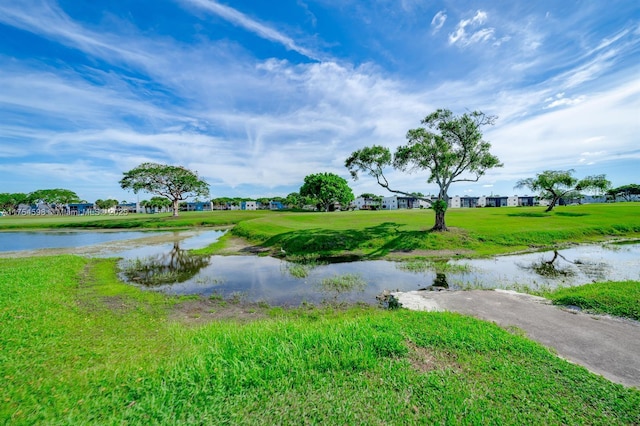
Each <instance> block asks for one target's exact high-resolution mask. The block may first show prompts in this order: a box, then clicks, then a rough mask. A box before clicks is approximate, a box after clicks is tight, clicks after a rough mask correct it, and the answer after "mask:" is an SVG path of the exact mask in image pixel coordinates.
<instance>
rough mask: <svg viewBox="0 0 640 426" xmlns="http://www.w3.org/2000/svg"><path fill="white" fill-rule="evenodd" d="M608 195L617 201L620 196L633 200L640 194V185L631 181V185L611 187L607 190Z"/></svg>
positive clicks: (626, 199)
mask: <svg viewBox="0 0 640 426" xmlns="http://www.w3.org/2000/svg"><path fill="white" fill-rule="evenodd" d="M607 195H608V196H609V197H611V199H613V201H617V199H618V197H620V198H622V199H623V200H625V201H631V200H632V198H633V197H634V196H638V195H640V185H636V184H635V183H631V184H629V185H622V186H618V187H617V188H611V189H609V190H608V191H607Z"/></svg>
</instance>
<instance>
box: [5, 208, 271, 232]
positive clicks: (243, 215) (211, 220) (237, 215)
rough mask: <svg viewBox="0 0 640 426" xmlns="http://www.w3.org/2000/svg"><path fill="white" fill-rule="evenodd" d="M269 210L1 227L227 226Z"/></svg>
mask: <svg viewBox="0 0 640 426" xmlns="http://www.w3.org/2000/svg"><path fill="white" fill-rule="evenodd" d="M270 214H273V213H272V212H271V211H267V210H257V211H243V210H233V211H227V210H225V211H213V212H180V216H178V217H172V216H171V213H159V214H134V213H132V214H129V215H126V216H115V215H113V216H111V215H101V216H3V217H0V230H10V229H56V228H80V229H83V228H84V229H136V228H142V229H160V228H192V227H196V226H227V225H235V224H236V223H239V222H241V221H244V220H251V219H255V218H260V217H264V216H268V215H270Z"/></svg>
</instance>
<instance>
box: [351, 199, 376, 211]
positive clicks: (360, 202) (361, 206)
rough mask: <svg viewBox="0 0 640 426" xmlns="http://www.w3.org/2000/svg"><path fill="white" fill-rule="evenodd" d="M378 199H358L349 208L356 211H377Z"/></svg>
mask: <svg viewBox="0 0 640 426" xmlns="http://www.w3.org/2000/svg"><path fill="white" fill-rule="evenodd" d="M381 204H382V203H381V201H380V199H375V198H365V197H358V198H356V199H355V200H353V201H352V202H351V206H352V207H353V208H355V209H356V210H377V209H379V208H380V206H381Z"/></svg>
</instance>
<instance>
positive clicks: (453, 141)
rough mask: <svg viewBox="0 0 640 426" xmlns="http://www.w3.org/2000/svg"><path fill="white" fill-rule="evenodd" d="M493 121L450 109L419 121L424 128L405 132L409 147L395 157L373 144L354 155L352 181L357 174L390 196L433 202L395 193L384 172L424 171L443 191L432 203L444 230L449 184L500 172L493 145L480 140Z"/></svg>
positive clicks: (438, 226) (401, 148)
mask: <svg viewBox="0 0 640 426" xmlns="http://www.w3.org/2000/svg"><path fill="white" fill-rule="evenodd" d="M495 120H496V117H494V116H489V115H486V114H484V113H483V112H480V111H473V112H470V113H465V114H463V115H461V116H456V115H454V114H453V113H452V112H451V111H450V110H448V109H438V110H436V111H435V112H433V113H431V114H429V115H428V116H426V117H425V118H424V119H423V120H422V121H421V123H422V124H424V125H425V127H418V128H416V129H411V130H409V131H408V132H407V135H406V139H407V144H406V145H403V146H399V147H398V148H397V149H396V151H395V153H394V154H393V156H392V155H391V151H390V150H389V149H388V148H386V147H383V146H379V145H373V146H371V147H365V148H362V149H360V150H358V151H355V152H353V153H352V154H351V156H350V157H349V158H347V160H346V162H345V166H346V167H347V169H349V171H350V172H351V176H352V177H353V178H354V179H357V178H358V173H359V172H361V173H367V174H369V175H370V176H373V177H374V178H375V179H376V181H377V182H378V184H379V185H380V186H382V187H383V188H385V189H387V190H388V191H390V192H393V193H397V194H403V195H406V196H410V197H414V198H420V199H423V200H426V201H429V202H431V200H429V199H426V198H424V197H419V196H417V195H416V194H415V193H413V192H408V191H402V190H399V189H392V188H391V186H390V183H389V181H388V180H387V177H386V176H385V172H384V170H385V169H386V168H388V167H393V168H394V169H396V170H399V171H403V172H407V173H417V172H426V177H427V179H426V181H427V183H435V184H436V185H438V188H439V192H438V197H437V200H436V201H435V202H433V203H432V205H433V208H434V210H435V212H436V219H435V225H434V226H433V228H432V229H433V230H436V231H446V230H447V226H446V223H445V212H446V210H447V206H448V201H449V195H448V191H449V187H450V186H451V184H453V183H455V182H463V181H466V182H477V181H478V180H479V179H480V177H482V176H483V175H484V174H485V172H486V171H487V170H489V169H492V168H494V167H502V164H501V163H500V160H499V159H498V157H496V156H494V155H492V154H491V153H490V152H489V149H490V148H491V144H490V143H489V142H486V141H484V140H483V139H482V137H483V136H482V131H481V128H482V127H483V126H487V125H493V124H494V123H495Z"/></svg>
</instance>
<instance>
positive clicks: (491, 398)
mask: <svg viewBox="0 0 640 426" xmlns="http://www.w3.org/2000/svg"><path fill="white" fill-rule="evenodd" d="M0 288H1V289H2V291H1V292H0V324H1V328H0V423H5V424H7V423H8V424H18V425H22V424H24V425H32V424H123V423H126V424H292V423H293V424H300V423H323V424H355V423H363V424H433V423H436V424H517V425H520V424H602V425H612V424H638V423H640V411H638V407H640V391H638V390H637V389H628V388H624V387H623V386H621V385H616V384H613V383H611V382H609V381H607V380H606V379H604V378H602V377H599V376H596V375H593V374H591V373H589V372H587V371H586V370H585V369H584V368H582V367H579V366H577V365H573V364H570V363H568V362H566V361H563V360H561V359H560V358H558V357H556V356H555V355H553V354H552V353H551V352H550V351H548V350H547V349H545V348H543V347H542V346H540V345H538V344H536V343H534V342H531V341H529V340H528V339H525V338H524V337H522V336H519V335H514V334H510V333H508V332H507V331H505V330H503V329H501V328H499V327H497V326H496V325H494V324H490V323H487V322H482V321H479V320H475V319H471V318H468V317H464V316H461V315H456V314H449V313H425V312H410V311H406V310H395V311H383V310H379V309H375V308H370V307H353V308H350V309H345V310H340V309H335V308H313V307H305V308H300V309H297V310H291V311H287V310H282V309H277V308H268V307H265V308H264V310H263V312H262V318H261V319H256V320H251V321H248V320H245V321H240V320H217V321H213V322H208V323H197V322H192V321H184V320H183V319H176V318H181V317H176V316H175V315H174V314H175V312H176V310H180V309H181V308H182V307H183V306H184V305H185V304H188V303H191V302H194V301H193V300H186V299H184V298H183V299H180V298H172V297H166V296H163V295H161V294H156V293H152V292H141V291H138V290H137V289H136V288H134V287H132V286H128V285H125V284H123V283H121V282H119V281H118V280H117V278H116V275H115V262H114V261H113V260H108V259H107V260H105V259H100V260H96V259H94V260H91V259H85V258H81V257H76V256H55V257H34V258H22V259H0ZM228 307H229V306H228V305H225V304H223V303H221V304H220V305H217V306H215V307H214V309H220V310H224V309H226V308H228Z"/></svg>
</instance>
